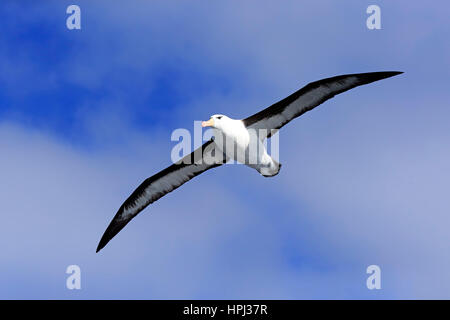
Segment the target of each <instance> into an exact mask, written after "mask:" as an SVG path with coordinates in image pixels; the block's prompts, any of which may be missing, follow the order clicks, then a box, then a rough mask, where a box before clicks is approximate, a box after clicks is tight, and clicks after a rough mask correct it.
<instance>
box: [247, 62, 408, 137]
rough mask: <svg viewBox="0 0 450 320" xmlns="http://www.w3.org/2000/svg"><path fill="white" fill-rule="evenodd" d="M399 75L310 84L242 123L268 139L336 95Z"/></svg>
mask: <svg viewBox="0 0 450 320" xmlns="http://www.w3.org/2000/svg"><path fill="white" fill-rule="evenodd" d="M401 73H403V72H397V71H386V72H368V73H355V74H346V75H342V76H337V77H332V78H327V79H322V80H319V81H315V82H311V83H310V84H308V85H306V86H305V87H303V88H301V89H300V90H298V91H296V92H294V93H293V94H291V95H290V96H288V97H287V98H285V99H283V100H281V101H278V102H277V103H275V104H273V105H271V106H270V107H268V108H266V109H264V110H262V111H260V112H258V113H255V114H254V115H252V116H250V117H248V118H246V119H244V120H243V121H244V124H245V126H246V127H247V128H249V129H254V130H256V131H258V132H257V133H258V135H259V136H260V138H269V137H270V136H271V135H272V133H274V132H275V131H276V130H278V129H280V128H281V127H282V126H284V125H285V124H287V123H288V122H289V121H291V120H293V119H295V118H297V117H299V116H301V115H302V114H304V113H305V112H307V111H309V110H312V109H314V108H315V107H317V106H318V105H320V104H321V103H323V102H325V101H326V100H328V99H330V98H332V97H334V96H335V95H337V94H339V93H342V92H345V91H347V90H350V89H352V88H355V87H358V86H361V85H364V84H368V83H371V82H374V81H378V80H381V79H385V78H389V77H392V76H396V75H398V74H401ZM261 129H263V130H262V133H261V132H259V131H261Z"/></svg>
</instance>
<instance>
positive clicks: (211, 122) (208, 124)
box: [202, 118, 214, 127]
mask: <svg viewBox="0 0 450 320" xmlns="http://www.w3.org/2000/svg"><path fill="white" fill-rule="evenodd" d="M213 126H214V119H213V118H211V119H209V120H208V121H203V122H202V127H213Z"/></svg>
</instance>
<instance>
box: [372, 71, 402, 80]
mask: <svg viewBox="0 0 450 320" xmlns="http://www.w3.org/2000/svg"><path fill="white" fill-rule="evenodd" d="M402 73H403V71H380V72H370V73H367V75H372V76H374V77H376V78H377V79H378V80H381V79H386V78H390V77H394V76H397V75H399V74H402Z"/></svg>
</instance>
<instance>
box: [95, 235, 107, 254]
mask: <svg viewBox="0 0 450 320" xmlns="http://www.w3.org/2000/svg"><path fill="white" fill-rule="evenodd" d="M107 231H108V230H107ZM106 234H107V232H105V233H104V234H103V236H102V238H101V239H100V242H99V243H98V246H97V250H96V251H95V253H98V252H99V251H100V250H102V249H103V248H104V247H105V246H106V245H107V244H108V242H109V240H111V238H109V239H108V238H107V236H106Z"/></svg>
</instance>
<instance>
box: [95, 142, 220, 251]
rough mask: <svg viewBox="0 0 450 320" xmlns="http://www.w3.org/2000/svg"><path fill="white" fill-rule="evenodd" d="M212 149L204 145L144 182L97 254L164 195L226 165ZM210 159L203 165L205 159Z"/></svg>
mask: <svg viewBox="0 0 450 320" xmlns="http://www.w3.org/2000/svg"><path fill="white" fill-rule="evenodd" d="M214 152H217V153H219V151H218V150H217V149H216V148H215V143H214V142H213V141H212V140H211V141H208V142H206V143H205V144H203V145H202V146H201V147H199V148H198V149H196V150H195V151H194V152H192V153H191V154H189V155H187V156H185V157H184V158H183V159H181V160H180V161H178V162H177V163H174V164H172V165H171V166H169V167H167V168H166V169H164V170H162V171H160V172H158V173H157V174H155V175H153V176H151V177H150V178H148V179H146V180H144V182H142V183H141V184H140V185H139V187H137V189H136V190H135V191H134V192H133V193H132V194H131V195H130V196H129V197H128V199H127V200H126V201H125V202H124V203H123V204H122V205H121V206H120V208H119V210H118V211H117V213H116V215H115V216H114V218H113V219H112V221H111V223H110V224H109V226H108V228H107V229H106V231H105V233H104V234H103V236H102V238H101V240H100V242H99V244H98V247H97V250H96V252H99V251H100V250H101V249H102V248H103V247H105V246H106V244H108V242H109V241H110V240H111V239H112V238H113V237H114V236H115V235H116V234H118V233H119V232H120V230H122V229H123V228H124V227H125V226H126V225H127V224H128V223H129V222H130V221H131V220H132V219H133V218H134V217H135V216H137V215H138V214H139V213H140V212H141V211H142V210H144V209H145V208H146V207H147V206H148V205H149V204H151V203H153V202H155V201H156V200H158V199H160V198H161V197H163V196H164V195H166V194H167V193H169V192H171V191H173V190H175V189H176V188H178V187H180V186H181V185H182V184H184V183H186V182H188V181H189V180H191V179H193V178H194V177H196V176H198V175H199V174H201V173H203V172H205V171H207V170H209V169H212V168H215V167H218V166H220V165H222V164H223V163H225V162H226V158H225V156H224V155H223V153H221V152H220V154H213V155H212V153H214ZM206 156H209V157H210V158H209V159H207V161H205V160H206V159H205V157H206Z"/></svg>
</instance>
